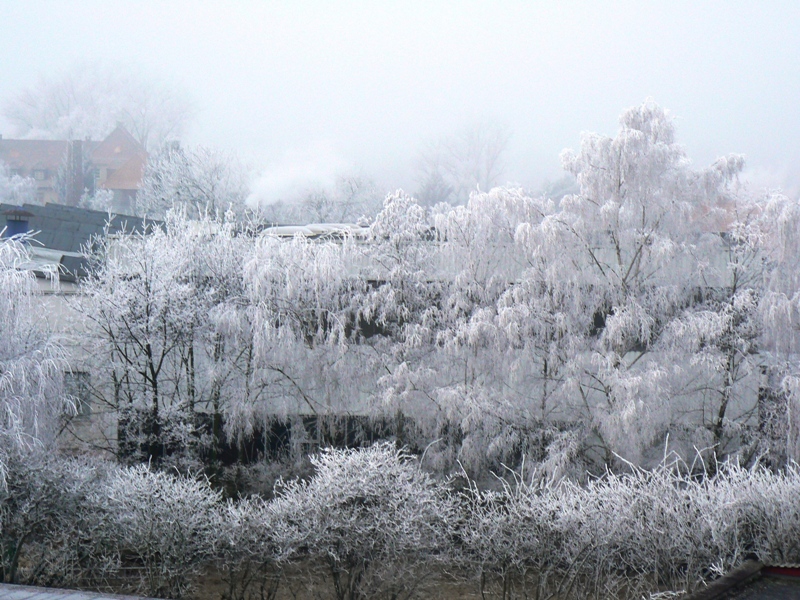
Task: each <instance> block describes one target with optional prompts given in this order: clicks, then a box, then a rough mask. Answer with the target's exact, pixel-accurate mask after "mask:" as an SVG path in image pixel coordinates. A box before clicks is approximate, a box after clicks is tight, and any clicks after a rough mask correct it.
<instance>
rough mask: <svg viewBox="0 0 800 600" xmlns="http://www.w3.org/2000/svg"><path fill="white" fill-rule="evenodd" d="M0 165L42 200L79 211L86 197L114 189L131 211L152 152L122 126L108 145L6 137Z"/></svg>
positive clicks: (118, 205)
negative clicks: (29, 183) (27, 180)
mask: <svg viewBox="0 0 800 600" xmlns="http://www.w3.org/2000/svg"><path fill="white" fill-rule="evenodd" d="M0 162H2V163H5V164H6V165H7V166H8V169H9V171H10V172H11V174H13V175H20V176H21V177H30V178H32V179H33V180H34V181H35V182H36V201H37V203H40V204H46V203H48V202H50V203H59V204H66V205H68V206H77V205H78V202H79V201H80V199H81V197H82V196H83V194H84V193H87V192H88V193H89V194H93V193H95V192H96V191H97V190H101V189H105V190H110V191H111V192H113V194H114V202H113V205H114V208H115V210H118V211H122V212H127V211H130V209H131V208H132V206H133V199H134V198H135V196H136V192H137V190H138V189H139V188H140V187H141V185H142V176H143V174H144V168H145V166H146V165H147V152H146V151H145V149H144V147H143V146H142V145H141V144H140V143H139V142H137V141H136V139H134V137H133V136H132V135H131V134H130V133H128V131H127V130H126V129H125V127H123V126H122V125H117V127H116V128H115V129H114V131H112V132H111V133H110V134H108V136H107V137H106V138H105V139H104V140H102V141H99V142H97V141H92V140H72V141H64V140H9V139H4V138H2V136H0Z"/></svg>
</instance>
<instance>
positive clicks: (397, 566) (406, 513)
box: [270, 443, 456, 600]
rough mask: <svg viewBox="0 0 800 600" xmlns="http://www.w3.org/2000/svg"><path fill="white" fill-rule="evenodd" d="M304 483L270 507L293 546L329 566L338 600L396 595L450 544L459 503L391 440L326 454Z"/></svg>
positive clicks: (315, 460)
mask: <svg viewBox="0 0 800 600" xmlns="http://www.w3.org/2000/svg"><path fill="white" fill-rule="evenodd" d="M311 462H312V464H313V465H314V467H315V473H314V475H313V477H311V479H309V480H308V481H305V482H301V481H292V482H289V483H285V484H282V485H279V486H277V487H276V496H275V499H274V500H272V502H271V503H270V504H271V506H272V507H273V510H274V515H275V518H276V519H277V521H278V522H280V523H284V524H285V526H286V527H287V528H288V529H287V531H286V532H285V534H284V535H285V536H286V538H287V539H288V538H293V539H294V542H293V546H294V547H295V548H297V549H298V551H302V552H303V553H305V554H307V555H308V556H310V557H312V558H316V559H319V560H321V561H322V562H324V563H325V564H326V565H327V568H328V572H329V575H330V578H331V583H332V587H333V592H334V595H335V597H336V598H337V600H354V599H357V598H366V597H370V598H377V597H380V596H381V595H386V596H389V597H397V596H398V595H399V594H401V593H409V592H410V591H411V590H413V588H414V587H415V586H416V585H417V584H418V583H419V578H418V575H419V574H418V573H414V574H412V575H410V573H411V572H415V571H416V569H417V567H419V566H420V565H422V564H425V569H426V571H427V572H428V573H429V572H430V570H431V563H430V560H431V559H432V558H437V557H441V556H442V555H444V554H445V553H446V551H447V549H448V547H449V545H450V544H449V542H450V540H449V534H450V530H451V527H452V524H453V523H454V521H455V516H456V513H455V504H454V502H453V498H452V495H450V494H448V492H447V487H446V486H445V485H444V484H442V483H439V482H436V481H434V480H433V479H431V478H430V477H429V476H428V475H427V474H426V473H424V472H422V471H421V470H420V469H419V466H418V465H417V463H416V462H415V461H414V460H413V459H412V457H411V456H410V455H408V454H407V453H406V452H404V451H402V450H396V449H395V447H394V446H393V445H392V444H391V443H382V444H376V445H374V446H372V447H371V448H366V449H359V450H333V449H328V450H324V451H323V452H321V453H320V454H318V455H316V456H314V457H312V458H311Z"/></svg>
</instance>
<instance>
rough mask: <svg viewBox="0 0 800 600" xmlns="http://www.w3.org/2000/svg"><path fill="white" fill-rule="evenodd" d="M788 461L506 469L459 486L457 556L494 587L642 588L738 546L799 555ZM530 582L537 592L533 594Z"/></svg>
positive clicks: (783, 556) (715, 561)
mask: <svg viewBox="0 0 800 600" xmlns="http://www.w3.org/2000/svg"><path fill="white" fill-rule="evenodd" d="M798 494H800V473H799V472H798V471H797V469H796V468H794V469H789V470H787V471H786V472H785V473H780V474H776V473H774V472H771V471H769V470H767V469H764V468H761V467H755V468H753V469H745V468H742V467H740V466H738V465H737V464H735V463H725V464H722V465H719V466H718V467H717V468H716V469H715V472H714V473H713V474H711V473H709V474H706V475H704V476H698V475H697V474H692V473H691V470H689V469H687V468H686V466H685V465H683V464H682V463H680V462H677V461H672V462H664V463H662V464H661V465H660V466H658V467H657V468H655V469H653V470H643V469H637V468H633V469H631V471H630V472H628V473H625V474H614V473H611V472H609V473H606V475H604V476H603V477H601V478H597V479H592V480H590V481H589V482H588V483H587V484H586V485H579V484H577V483H574V482H570V481H561V482H554V481H553V480H546V481H544V482H543V481H542V480H540V479H537V478H536V477H534V478H533V482H531V483H526V482H525V480H524V479H523V478H522V477H518V478H517V480H516V481H515V482H514V483H513V484H504V485H503V487H502V489H500V490H499V491H481V490H478V489H477V488H476V487H475V486H474V485H473V486H471V487H470V489H469V491H468V492H466V493H465V494H464V498H465V499H466V501H467V502H466V513H465V516H464V519H463V521H462V523H461V526H460V529H459V536H460V539H462V540H463V554H462V557H461V561H462V564H463V565H464V566H466V567H467V568H469V569H471V570H472V572H473V574H474V575H475V576H476V577H479V578H480V585H481V590H482V592H483V593H484V594H485V595H486V594H489V595H491V594H493V593H497V595H499V597H502V598H516V597H531V596H533V597H543V596H544V597H548V596H547V595H548V594H556V596H557V597H559V598H576V599H578V598H612V597H614V598H637V599H638V598H642V597H647V595H648V594H652V593H658V592H663V591H680V590H691V589H693V588H694V587H696V586H697V585H699V584H701V582H703V581H704V580H707V579H712V578H714V577H717V576H719V575H721V574H723V573H725V572H728V571H729V570H731V569H733V568H735V567H736V566H738V565H739V564H741V562H742V561H743V560H745V559H746V558H747V557H749V556H756V557H757V558H758V559H759V560H762V561H764V562H773V563H776V562H777V563H786V562H796V561H798V560H800V543H798V539H800V508H798V506H797V500H796V499H797V497H798ZM537 594H538V596H537Z"/></svg>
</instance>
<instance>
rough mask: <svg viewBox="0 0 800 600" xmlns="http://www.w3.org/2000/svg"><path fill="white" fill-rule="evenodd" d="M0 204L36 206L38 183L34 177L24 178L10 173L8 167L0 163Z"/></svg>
mask: <svg viewBox="0 0 800 600" xmlns="http://www.w3.org/2000/svg"><path fill="white" fill-rule="evenodd" d="M0 202H3V203H5V204H16V205H18V206H21V205H22V204H34V203H35V202H36V181H35V180H34V179H33V178H32V177H22V176H21V175H15V174H12V173H10V171H9V169H8V166H7V165H6V164H5V163H3V162H0Z"/></svg>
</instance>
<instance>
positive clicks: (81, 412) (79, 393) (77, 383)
mask: <svg viewBox="0 0 800 600" xmlns="http://www.w3.org/2000/svg"><path fill="white" fill-rule="evenodd" d="M90 392H91V389H90V385H89V373H87V372H85V371H72V372H66V373H64V393H65V394H66V395H67V396H68V397H69V399H70V400H71V401H72V402H73V403H74V404H75V409H76V410H77V415H78V416H79V417H88V416H89V415H90V414H91V413H92V404H91V393H90Z"/></svg>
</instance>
